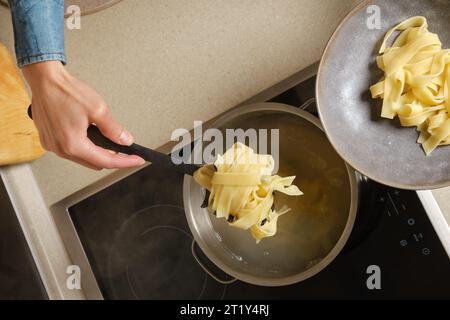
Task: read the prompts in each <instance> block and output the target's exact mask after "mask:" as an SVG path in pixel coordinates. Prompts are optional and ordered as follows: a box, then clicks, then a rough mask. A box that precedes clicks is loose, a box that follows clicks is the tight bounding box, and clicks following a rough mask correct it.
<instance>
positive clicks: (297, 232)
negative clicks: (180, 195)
mask: <svg viewBox="0 0 450 320" xmlns="http://www.w3.org/2000/svg"><path fill="white" fill-rule="evenodd" d="M227 128H242V129H248V128H254V129H280V169H279V172H278V174H279V175H281V176H293V175H295V176H296V177H297V178H296V179H295V181H294V184H296V185H297V186H298V187H299V188H300V189H301V190H302V191H303V192H304V195H303V196H300V197H290V196H286V195H284V194H280V193H276V194H275V206H276V208H277V209H280V208H281V207H283V206H285V205H287V206H288V207H290V208H291V211H290V212H289V213H287V214H285V215H283V216H281V217H280V218H279V219H278V232H277V234H276V235H275V236H274V237H271V238H266V239H263V240H262V241H261V242H260V243H259V244H256V242H255V240H254V239H253V238H252V236H251V234H250V232H249V231H243V230H239V229H235V228H232V227H230V226H229V225H228V224H227V223H226V221H225V220H224V219H217V218H215V217H214V216H213V215H211V214H210V213H205V214H207V215H208V217H209V219H210V220H211V224H212V226H213V228H214V230H215V231H216V237H217V238H218V239H220V241H221V243H222V245H223V248H221V250H223V252H224V253H223V254H224V255H225V256H226V257H227V259H228V260H229V263H232V264H234V265H233V268H236V267H238V268H239V269H241V271H242V272H245V273H248V272H249V273H251V274H254V275H259V276H263V277H268V276H269V277H270V276H273V277H275V278H276V277H286V276H290V275H294V274H297V273H298V272H299V271H301V270H306V269H308V268H310V267H311V266H313V265H314V264H316V263H318V262H320V261H321V260H322V259H323V258H324V257H325V256H326V255H327V254H328V253H329V252H330V251H331V250H332V249H333V248H334V246H335V245H336V243H337V241H338V240H339V238H340V237H341V235H342V232H343V230H344V228H345V225H346V223H347V220H348V216H349V211H350V202H351V192H350V182H349V173H348V171H347V167H346V166H345V164H344V162H343V161H342V160H341V159H340V157H339V156H338V155H337V154H336V152H335V151H334V149H333V148H332V146H331V145H330V143H329V141H328V140H327V138H326V136H325V134H324V133H323V132H322V131H321V130H320V129H319V128H317V127H316V126H315V125H314V124H312V123H310V122H309V121H307V120H304V119H303V118H300V117H298V116H295V115H290V114H287V113H284V112H283V113H282V112H265V113H263V114H260V113H259V115H258V116H255V114H248V115H247V116H244V117H241V118H240V119H239V121H234V122H233V123H229V124H227ZM222 129H224V128H222ZM223 254H222V255H223ZM236 264H239V266H236Z"/></svg>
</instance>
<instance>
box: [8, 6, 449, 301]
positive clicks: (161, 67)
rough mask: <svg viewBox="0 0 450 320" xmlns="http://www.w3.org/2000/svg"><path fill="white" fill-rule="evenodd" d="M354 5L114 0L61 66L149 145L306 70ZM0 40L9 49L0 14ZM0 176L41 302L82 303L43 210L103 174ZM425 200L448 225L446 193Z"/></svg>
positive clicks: (72, 43) (72, 168)
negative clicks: (44, 298) (46, 298)
mask: <svg viewBox="0 0 450 320" xmlns="http://www.w3.org/2000/svg"><path fill="white" fill-rule="evenodd" d="M358 2H359V0H320V1H317V0H247V1H240V0H227V1H218V0H191V1H178V0H153V1H144V0H124V1H122V2H120V3H119V4H117V5H115V6H113V7H111V8H109V9H106V10H104V11H102V12H99V13H96V14H94V15H91V16H86V17H82V20H81V30H66V50H67V54H68V57H69V65H68V69H69V70H70V71H71V72H72V73H73V74H75V75H76V76H78V77H79V78H81V79H83V80H86V81H87V82H88V83H90V84H91V85H93V86H94V87H95V88H96V89H97V90H98V91H99V92H100V93H101V94H102V95H103V96H104V98H105V100H106V101H107V102H108V104H109V105H110V108H111V110H112V112H113V113H114V115H115V116H116V118H117V119H118V120H119V121H120V122H121V123H122V124H123V125H124V126H125V127H127V128H128V129H129V130H130V131H131V132H132V133H133V134H134V136H135V140H136V141H137V142H138V143H140V144H143V145H147V146H149V147H154V148H156V147H159V146H161V145H163V144H165V143H166V142H168V141H169V140H170V135H171V133H172V131H173V130H174V129H176V128H186V129H191V128H192V127H193V121H194V120H204V121H206V120H209V119H211V118H212V117H214V116H216V115H218V114H220V113H222V112H224V111H226V110H228V109H230V108H232V107H233V106H235V105H237V104H239V103H241V102H242V101H245V100H247V99H248V98H250V97H252V96H254V95H255V94H257V93H259V92H261V91H263V90H264V89H267V88H269V87H271V86H273V85H274V84H276V83H278V82H279V81H281V80H283V79H286V78H287V77H289V76H290V75H292V74H294V73H296V72H297V71H299V70H302V69H304V68H305V67H307V66H309V65H311V64H313V63H314V62H315V61H317V60H318V59H319V58H320V56H321V53H322V50H323V48H324V46H325V44H326V42H327V40H328V38H329V37H330V36H331V34H332V32H333V30H334V29H335V27H336V26H337V25H338V23H339V22H340V20H341V19H342V18H343V17H344V16H345V15H346V13H347V12H348V11H349V10H350V9H351V8H352V7H353V6H355V5H356V4H357V3H358ZM0 41H1V42H3V43H5V44H6V45H7V46H8V47H9V48H11V49H12V48H13V36H12V28H11V19H10V16H9V12H8V10H7V9H5V8H3V7H0ZM0 173H1V174H2V178H3V179H4V180H5V181H6V182H7V185H8V186H9V191H10V194H11V195H13V197H12V198H14V199H13V201H14V203H15V207H16V211H17V212H18V216H19V218H20V220H21V223H22V227H23V228H24V230H25V231H26V232H25V233H26V235H27V238H28V240H29V241H28V242H29V243H31V244H32V245H31V247H32V248H31V249H32V251H33V254H34V255H35V259H37V264H38V265H39V266H40V267H41V268H42V270H41V275H43V278H44V280H45V282H46V283H47V287H48V290H49V291H50V296H51V297H53V298H82V297H83V294H82V293H74V292H69V291H67V290H66V289H65V287H64V279H65V276H66V274H65V266H67V264H68V263H69V262H70V259H69V258H68V257H67V252H65V251H64V246H63V245H62V241H61V239H60V237H59V234H58V231H57V229H58V228H57V225H56V223H55V221H54V220H53V218H52V216H51V214H50V212H49V211H48V208H49V207H50V206H51V205H53V204H55V203H57V202H59V201H60V200H62V199H64V198H66V197H68V196H70V195H72V194H73V193H74V192H76V191H78V190H80V189H83V188H84V187H86V186H88V185H91V184H92V183H94V182H95V181H98V180H99V179H100V178H102V177H104V176H106V175H108V174H110V173H111V171H102V172H94V171H91V170H88V169H84V168H82V167H80V166H78V165H75V164H73V163H70V162H68V161H65V160H62V159H59V158H57V157H56V156H54V155H53V154H50V153H48V154H46V155H45V156H44V157H42V158H41V159H39V160H37V161H35V162H34V163H32V164H31V165H21V166H12V167H9V168H3V169H1V170H0ZM30 181H32V182H30ZM434 194H435V196H436V199H437V200H438V202H439V205H440V207H441V208H442V210H443V211H444V214H445V215H446V216H447V220H448V221H450V197H449V196H450V189H447V190H438V191H436V192H434ZM32 195H34V196H35V197H34V198H33V197H31V196H32ZM30 197H31V199H30ZM52 241H53V242H52Z"/></svg>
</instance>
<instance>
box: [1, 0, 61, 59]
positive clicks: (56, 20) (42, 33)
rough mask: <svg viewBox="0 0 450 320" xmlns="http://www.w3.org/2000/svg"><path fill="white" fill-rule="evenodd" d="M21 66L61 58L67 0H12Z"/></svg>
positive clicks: (15, 34)
mask: <svg viewBox="0 0 450 320" xmlns="http://www.w3.org/2000/svg"><path fill="white" fill-rule="evenodd" d="M9 4H10V7H11V13H12V20H13V27H14V43H15V50H16V57H17V65H18V66H19V67H23V66H25V65H28V64H32V63H36V62H41V61H50V60H59V61H61V62H62V63H64V64H66V62H67V58H66V54H65V52H64V0H9Z"/></svg>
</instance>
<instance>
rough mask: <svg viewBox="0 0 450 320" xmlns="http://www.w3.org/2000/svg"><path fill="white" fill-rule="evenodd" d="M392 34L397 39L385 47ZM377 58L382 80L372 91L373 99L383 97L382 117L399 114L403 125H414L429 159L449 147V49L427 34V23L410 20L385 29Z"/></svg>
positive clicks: (435, 36)
mask: <svg viewBox="0 0 450 320" xmlns="http://www.w3.org/2000/svg"><path fill="white" fill-rule="evenodd" d="M396 31H399V32H400V34H399V36H398V37H397V38H396V39H395V41H394V42H393V44H392V46H391V47H388V46H387V42H388V40H389V39H390V38H391V36H392V35H393V34H394V32H396ZM379 54H380V56H378V57H377V64H378V67H379V68H380V69H381V70H383V71H384V77H383V79H381V81H380V82H378V83H377V84H375V85H373V86H372V87H371V88H370V91H371V93H372V97H373V98H374V99H375V98H381V99H383V109H382V114H381V116H382V117H384V118H388V119H394V118H395V117H396V116H398V117H399V119H400V122H401V124H402V126H404V127H417V130H418V131H419V132H420V136H419V139H418V141H417V142H418V143H420V144H422V147H423V149H424V151H425V153H426V154H427V155H429V154H431V152H433V150H435V149H436V148H437V147H438V146H442V145H449V144H450V117H449V111H450V50H448V49H443V48H442V43H441V41H440V39H439V36H438V35H437V34H434V33H431V32H430V31H429V30H428V23H427V19H426V18H424V17H412V18H410V19H407V20H405V21H403V22H402V23H400V24H399V25H397V26H396V27H394V28H393V29H391V30H389V31H388V32H387V34H386V36H385V38H384V41H383V44H382V45H381V48H380V51H379Z"/></svg>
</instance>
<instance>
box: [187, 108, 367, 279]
mask: <svg viewBox="0 0 450 320" xmlns="http://www.w3.org/2000/svg"><path fill="white" fill-rule="evenodd" d="M256 111H284V112H287V113H290V114H293V115H296V116H299V117H301V118H303V119H305V120H307V121H309V122H311V123H312V124H314V125H315V126H316V127H318V128H319V129H320V130H321V131H322V132H324V133H325V131H324V129H323V127H322V124H321V123H320V120H319V119H318V118H316V117H315V116H313V115H311V114H310V113H308V112H306V111H303V110H301V109H300V108H296V107H293V106H290V105H286V104H281V103H273V102H263V103H257V104H251V105H247V106H242V107H238V108H234V109H231V110H230V111H228V112H226V113H225V114H223V115H222V116H220V117H219V118H218V119H217V120H216V121H214V123H213V124H212V126H211V127H213V128H215V127H218V126H220V125H222V124H223V123H226V122H228V121H229V120H231V119H234V118H236V117H238V116H242V115H245V114H248V113H252V112H256ZM342 161H343V162H344V164H345V166H346V167H347V173H348V177H349V180H350V209H349V215H348V218H347V223H346V225H345V227H344V229H343V231H342V234H341V236H340V238H339V240H338V241H337V242H336V244H335V246H334V247H333V249H332V250H331V251H330V252H329V253H328V254H327V255H326V256H325V257H324V258H323V259H322V260H321V261H320V262H319V263H317V264H316V265H314V266H312V267H311V268H309V269H307V270H305V271H302V272H300V273H297V274H295V275H292V276H288V277H280V278H273V277H267V278H264V277H257V276H254V275H250V274H246V273H242V272H239V271H235V270H233V268H230V267H229V266H228V265H227V264H226V263H224V262H223V261H222V260H221V259H220V258H219V257H218V256H217V255H216V254H215V253H214V250H212V249H211V245H210V244H208V243H207V242H206V241H205V240H204V238H203V237H202V234H201V233H200V232H199V229H198V228H197V225H196V222H195V219H194V210H193V208H192V206H191V202H190V201H189V200H188V199H189V195H190V193H191V191H190V186H191V184H192V183H193V178H192V177H190V176H187V175H185V177H184V183H183V202H184V208H185V214H186V218H187V221H188V225H189V228H190V230H191V232H192V234H193V236H194V240H195V241H196V242H197V244H198V246H199V247H200V249H201V250H202V251H203V253H204V254H205V255H206V256H207V257H208V259H209V260H211V262H213V263H214V264H215V265H216V266H217V267H218V268H220V269H221V270H222V271H223V272H225V273H227V274H228V275H230V276H232V277H234V278H236V279H238V280H240V281H243V282H246V283H250V284H253V285H259V286H269V287H275V286H286V285H292V284H295V283H298V282H301V281H304V280H306V279H308V278H310V277H312V276H314V275H316V274H318V273H319V272H320V271H322V270H323V269H325V267H327V266H328V265H329V264H330V263H331V262H332V261H333V260H334V259H335V258H336V257H337V256H338V254H339V253H340V252H341V251H342V249H343V248H344V246H345V244H346V243H347V240H348V238H349V237H350V234H351V231H352V229H353V225H354V223H355V219H356V213H357V210H358V196H359V195H358V193H359V191H358V180H357V173H356V171H355V170H354V169H353V168H352V167H351V166H350V165H348V164H347V163H346V162H345V161H344V160H342Z"/></svg>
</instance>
